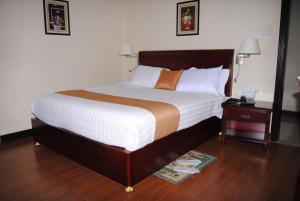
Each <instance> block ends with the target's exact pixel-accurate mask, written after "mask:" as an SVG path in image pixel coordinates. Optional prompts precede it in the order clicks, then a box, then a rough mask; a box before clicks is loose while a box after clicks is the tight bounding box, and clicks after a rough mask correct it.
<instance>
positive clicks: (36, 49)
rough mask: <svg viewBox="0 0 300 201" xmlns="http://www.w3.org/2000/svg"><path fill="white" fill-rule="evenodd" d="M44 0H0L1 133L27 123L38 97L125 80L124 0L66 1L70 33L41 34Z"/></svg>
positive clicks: (17, 128) (21, 128)
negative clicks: (122, 54) (122, 52)
mask: <svg viewBox="0 0 300 201" xmlns="http://www.w3.org/2000/svg"><path fill="white" fill-rule="evenodd" d="M42 2H43V1H42V0H26V1H22V0H1V1H0V27H1V32H0V92H1V97H0V135H3V134H8V133H12V132H16V131H20V130H25V129H29V128H31V125H30V118H31V116H32V115H31V112H30V107H31V102H32V100H33V99H34V98H35V97H37V96H40V95H42V94H47V93H50V92H54V91H57V90H64V89H71V88H86V87H93V86H98V85H102V84H108V83H112V82H117V81H121V80H123V79H124V75H125V71H124V69H125V68H122V67H123V66H122V65H123V63H124V62H123V60H122V59H123V58H122V57H120V56H118V49H119V46H120V44H121V43H122V41H123V32H122V28H123V27H124V20H120V19H122V16H124V13H123V12H124V9H123V5H122V1H119V0H109V1H108V0H107V1H106V0H102V1H98V0H84V1H83V0H72V1H70V27H71V36H55V35H46V34H45V31H44V16H43V3H42ZM112 10H114V12H112Z"/></svg>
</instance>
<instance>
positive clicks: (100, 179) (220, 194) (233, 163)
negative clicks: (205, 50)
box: [0, 138, 300, 201]
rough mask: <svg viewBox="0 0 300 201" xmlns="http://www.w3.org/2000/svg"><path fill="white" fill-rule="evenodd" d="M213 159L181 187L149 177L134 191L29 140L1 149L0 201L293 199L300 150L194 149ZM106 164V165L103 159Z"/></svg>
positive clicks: (231, 145) (232, 145) (216, 145)
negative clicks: (213, 159)
mask: <svg viewBox="0 0 300 201" xmlns="http://www.w3.org/2000/svg"><path fill="white" fill-rule="evenodd" d="M197 150H199V151H201V152H206V153H209V154H212V155H214V156H217V157H218V158H217V160H215V161H214V162H213V163H211V164H210V165H209V166H207V167H206V168H204V169H203V170H202V171H201V172H200V173H199V174H197V175H193V176H192V177H191V178H190V179H188V180H186V181H185V182H183V183H181V184H180V185H175V184H171V183H169V182H166V181H164V180H162V179H160V178H158V177H156V176H150V177H148V178H146V179H145V180H143V181H142V182H140V183H138V184H137V185H135V186H134V192H132V193H126V192H124V187H123V186H122V185H120V184H118V183H117V182H114V181H112V180H110V179H108V178H106V177H104V176H102V175H100V174H98V173H96V172H94V171H91V170H89V169H87V168H85V167H83V166H81V165H79V164H77V163H75V162H73V161H70V160H68V159H66V158H64V157H63V156H61V155H59V154H56V153H54V152H52V151H50V150H48V149H46V148H45V147H43V146H41V147H35V146H34V144H33V142H32V141H31V139H30V138H25V139H21V140H17V141H14V142H10V143H6V144H1V145H0V200H1V201H6V200H30V201H34V200H42V201H46V200H59V201H65V200H70V201H77V200H85V201H88V200H97V201H98V200H99V201H100V200H103V201H104V200H105V201H112V200H115V201H123V200H135V201H141V200H143V201H148V200H149V201H150V200H151V201H153V200H161V201H163V200H170V201H196V200H197V201H200V200H201V201H206V200H211V201H218V200H230V201H235V200H242V201H246V200H253V201H259V200H272V201H275V200H284V201H289V200H293V196H294V191H295V185H296V175H297V171H298V169H299V168H300V157H299V156H300V149H299V148H295V147H289V146H285V145H280V144H271V146H270V148H269V150H268V151H266V152H265V151H264V150H263V147H262V145H259V144H253V143H246V142H236V141H227V142H226V143H225V144H222V143H220V142H219V141H218V139H217V138H213V139H211V140H209V141H207V142H206V143H204V144H202V145H201V146H199V147H198V149H197ZM103 162H105V161H103Z"/></svg>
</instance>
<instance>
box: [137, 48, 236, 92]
mask: <svg viewBox="0 0 300 201" xmlns="http://www.w3.org/2000/svg"><path fill="white" fill-rule="evenodd" d="M233 56H234V50H233V49H222V50H221V49H220V50H166V51H140V52H139V64H141V65H147V66H157V67H163V68H169V69H171V70H179V69H189V68H191V67H196V68H212V67H217V66H220V65H223V68H226V69H229V70H230V74H229V79H228V82H227V84H226V86H225V95H226V96H231V92H232V71H233Z"/></svg>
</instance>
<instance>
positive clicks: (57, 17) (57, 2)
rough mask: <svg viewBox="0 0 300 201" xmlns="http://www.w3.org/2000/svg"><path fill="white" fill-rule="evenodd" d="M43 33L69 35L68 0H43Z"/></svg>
mask: <svg viewBox="0 0 300 201" xmlns="http://www.w3.org/2000/svg"><path fill="white" fill-rule="evenodd" d="M44 18H45V33H46V34H57V35H70V18H69V2H68V1H63V0H44Z"/></svg>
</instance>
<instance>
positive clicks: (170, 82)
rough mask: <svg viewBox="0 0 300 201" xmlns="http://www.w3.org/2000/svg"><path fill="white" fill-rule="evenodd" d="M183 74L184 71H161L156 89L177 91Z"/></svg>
mask: <svg viewBox="0 0 300 201" xmlns="http://www.w3.org/2000/svg"><path fill="white" fill-rule="evenodd" d="M182 72H183V70H177V71H169V70H165V69H163V70H161V71H160V75H159V78H158V80H157V82H156V85H155V88H156V89H166V90H172V91H175V90H176V86H177V83H178V81H179V79H180V76H181V74H182Z"/></svg>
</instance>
